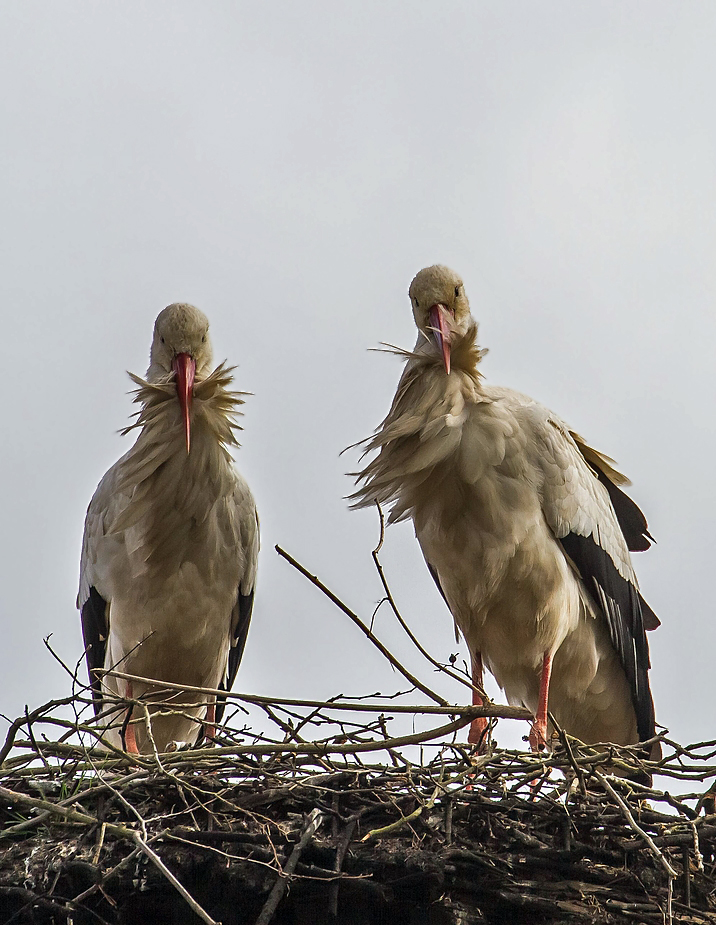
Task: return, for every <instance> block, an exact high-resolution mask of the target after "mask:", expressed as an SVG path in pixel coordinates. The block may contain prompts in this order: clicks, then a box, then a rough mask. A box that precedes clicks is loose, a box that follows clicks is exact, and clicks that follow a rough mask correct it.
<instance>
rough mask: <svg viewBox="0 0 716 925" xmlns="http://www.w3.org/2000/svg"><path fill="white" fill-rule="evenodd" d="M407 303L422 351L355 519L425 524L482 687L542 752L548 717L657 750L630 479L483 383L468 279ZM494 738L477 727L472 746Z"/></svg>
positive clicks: (639, 534) (379, 439) (435, 282)
mask: <svg viewBox="0 0 716 925" xmlns="http://www.w3.org/2000/svg"><path fill="white" fill-rule="evenodd" d="M409 295H410V300H411V303H412V308H413V315H414V318H415V322H416V325H417V327H418V340H417V343H416V345H415V348H414V350H413V351H412V352H410V351H405V352H404V355H405V356H406V357H407V365H406V368H405V371H404V373H403V376H402V378H401V380H400V384H399V385H398V390H397V392H396V395H395V398H394V399H393V404H392V407H391V409H390V412H389V414H388V416H387V417H386V418H385V420H384V421H383V423H382V425H381V427H380V428H379V429H378V431H377V432H376V434H375V435H374V436H373V437H372V438H371V439H370V440H369V441H368V443H367V449H366V453H368V452H370V451H377V455H376V456H375V457H374V458H373V459H372V460H371V461H370V462H369V463H368V464H367V465H366V466H365V468H364V469H363V470H362V472H360V473H359V474H358V480H359V483H361V484H360V488H359V490H358V491H357V492H356V494H355V495H354V500H355V506H357V507H364V506H367V505H369V504H372V503H374V502H376V501H378V502H380V503H381V504H391V505H392V510H391V514H390V522H395V521H399V520H404V519H405V518H407V517H411V518H412V520H413V523H414V525H415V532H416V535H417V538H418V542H419V543H420V546H421V549H422V552H423V555H424V556H425V560H426V562H427V565H428V568H429V569H430V572H431V574H432V576H433V578H434V579H435V581H436V583H437V585H438V588H439V589H440V592H441V594H442V595H443V597H444V599H445V601H446V602H447V604H448V607H449V608H450V610H451V612H452V615H453V617H454V620H455V623H456V626H457V627H458V628H459V630H460V631H461V632H462V635H463V636H464V638H465V640H466V642H467V645H468V647H469V651H470V656H471V659H472V674H473V683H474V685H475V687H476V688H478V689H479V690H482V679H483V678H482V671H483V665H484V666H485V667H487V668H488V669H489V670H490V671H491V672H492V674H493V675H494V677H495V678H496V679H497V682H498V683H499V685H500V686H501V687H502V688H503V689H504V691H505V693H506V695H507V698H508V700H509V701H510V702H511V703H515V704H521V705H524V706H526V707H528V708H529V709H530V710H532V711H533V712H534V714H535V722H534V724H533V727H532V731H531V734H530V744H531V746H532V748H533V749H538V748H541V747H543V746H544V745H545V744H546V743H547V742H548V737H549V736H548V710H549V711H551V712H552V714H553V715H554V717H555V719H556V721H557V723H559V724H560V725H561V726H562V727H563V728H564V729H565V730H566V731H567V732H569V733H570V734H572V735H574V736H576V737H578V738H579V739H581V740H582V741H584V742H588V743H591V742H613V743H615V744H620V745H628V744H634V743H637V742H639V741H646V740H648V739H650V738H652V736H654V734H655V732H654V707H653V702H652V696H651V691H650V687H649V676H648V669H649V650H648V644H647V639H646V633H645V630H646V629H654V628H655V627H656V626H658V625H659V621H658V619H657V618H656V616H655V615H654V613H653V612H652V610H651V609H650V608H649V606H648V605H647V604H646V602H645V601H644V599H643V597H642V596H641V594H640V592H639V586H638V583H637V579H636V576H635V574H634V570H633V568H632V563H631V561H630V557H629V550H644V549H647V548H648V547H649V545H650V542H649V541H650V539H651V537H650V536H649V533H648V530H647V523H646V520H645V518H644V516H643V514H642V513H641V511H640V510H639V508H638V507H637V506H636V504H635V503H634V502H633V501H632V500H631V499H630V498H629V497H628V496H627V495H626V494H624V492H623V491H622V490H621V488H620V486H621V485H624V484H625V483H627V480H626V478H625V477H624V476H623V475H621V474H620V473H618V472H617V471H616V469H615V468H614V466H613V465H612V463H613V460H611V459H609V457H607V456H604V455H602V454H601V453H598V452H597V451H596V450H594V449H592V448H591V447H589V446H588V445H587V443H586V442H585V441H584V440H583V439H582V437H580V436H579V435H578V434H576V433H575V432H574V431H572V430H570V429H569V427H568V426H567V425H566V424H565V423H564V422H563V421H561V420H560V419H559V418H558V417H557V416H556V415H554V414H553V413H552V412H551V411H549V410H547V408H545V407H543V406H542V405H540V404H538V403H537V402H536V401H533V400H532V399H531V398H528V397H527V396H525V395H522V394H520V393H519V392H515V391H513V390H512V389H507V388H501V387H499V386H490V385H487V384H486V383H485V382H484V381H483V378H482V375H481V373H480V371H479V363H480V359H481V357H482V355H483V351H481V350H480V349H479V348H478V346H477V343H476V338H477V324H476V322H475V321H474V319H473V317H472V315H471V313H470V306H469V304H468V300H467V296H466V294H465V288H464V285H463V282H462V280H461V278H460V277H459V275H458V274H457V273H455V272H454V271H452V270H450V269H448V268H447V267H444V266H433V267H428V268H426V269H424V270H421V271H420V273H418V275H417V276H416V277H415V279H414V280H413V282H412V283H411V286H410V290H409ZM400 352H402V351H400ZM473 699H474V702H475V703H481V702H482V699H481V696H480V694H476V695H475V696H474V698H473ZM485 728H486V721H485V720H479V719H478V720H475V721H474V722H473V724H472V727H471V730H470V735H469V740H470V741H471V742H473V743H481V742H482V740H483V737H484V733H485Z"/></svg>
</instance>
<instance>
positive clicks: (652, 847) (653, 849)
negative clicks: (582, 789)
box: [594, 768, 676, 880]
mask: <svg viewBox="0 0 716 925" xmlns="http://www.w3.org/2000/svg"><path fill="white" fill-rule="evenodd" d="M594 776H595V777H596V778H597V780H598V781H599V783H600V784H601V785H602V787H604V789H605V790H607V791H608V792H609V793H610V794H611V796H612V797H613V798H614V799H615V800H616V802H617V804H618V805H619V807H620V808H621V811H622V812H623V813H624V815H625V817H626V820H627V822H628V823H629V825H630V826H631V827H632V829H634V831H635V832H636V833H637V834H638V835H640V836H641V837H642V838H643V839H644V841H645V842H646V844H647V845H648V847H649V851H651V853H652V854H653V855H654V857H655V858H656V859H657V861H658V862H659V863H660V864H661V866H662V867H663V868H664V870H665V871H666V873H667V875H668V877H669V879H670V880H671V879H672V878H673V879H675V878H676V871H675V870H674V868H673V867H672V866H671V864H669V862H668V861H667V860H666V858H665V857H664V855H663V854H662V852H661V851H659V849H658V848H657V847H656V845H655V844H654V841H653V839H652V837H651V835H649V833H648V832H645V831H644V829H642V827H641V826H640V825H639V823H638V822H637V821H636V819H635V818H634V816H633V815H632V812H631V810H630V809H629V806H628V805H627V803H626V801H625V800H624V799H623V798H622V797H621V796H620V794H618V793H617V791H616V790H615V789H614V787H612V785H611V784H610V783H609V781H608V780H607V779H606V777H605V776H604V775H603V774H602V772H601V771H600V770H599V769H598V768H594Z"/></svg>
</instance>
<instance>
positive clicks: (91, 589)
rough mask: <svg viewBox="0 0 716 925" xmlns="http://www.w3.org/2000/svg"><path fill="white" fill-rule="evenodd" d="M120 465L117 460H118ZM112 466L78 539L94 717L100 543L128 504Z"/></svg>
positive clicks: (101, 621) (98, 694)
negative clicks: (109, 526)
mask: <svg viewBox="0 0 716 925" xmlns="http://www.w3.org/2000/svg"><path fill="white" fill-rule="evenodd" d="M120 462H121V460H120ZM118 465H119V463H116V464H115V465H114V466H113V467H112V468H111V469H109V470H108V472H106V473H105V475H104V477H103V478H102V481H101V482H100V483H99V485H98V486H97V490H96V491H95V493H94V495H93V496H92V500H91V501H90V503H89V507H88V508H87V516H86V517H85V529H84V535H83V537H82V558H81V560H80V588H79V593H78V594H77V607H78V609H79V611H80V614H81V618H82V636H83V639H84V644H85V658H86V660H87V671H88V674H89V679H90V684H91V686H92V700H93V703H94V710H95V714H98V713H100V712H101V710H102V690H101V684H100V680H99V678H98V677H97V674H96V669H99V668H104V667H105V665H104V661H105V654H106V650H107V636H108V634H109V598H110V595H109V593H108V591H107V589H106V588H105V580H104V578H103V571H104V568H103V564H104V563H103V559H102V549H101V547H102V544H103V542H105V536H106V533H107V529H106V525H107V524H108V523H112V522H113V520H114V518H115V517H116V516H117V515H118V513H119V512H120V511H121V510H122V508H123V507H124V506H125V505H126V503H127V501H128V497H127V495H126V494H124V493H122V492H119V491H117V490H116V472H117V467H118Z"/></svg>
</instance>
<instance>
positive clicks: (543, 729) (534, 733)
mask: <svg viewBox="0 0 716 925" xmlns="http://www.w3.org/2000/svg"><path fill="white" fill-rule="evenodd" d="M529 743H530V750H531V751H533V752H542V751H545V750H546V749H548V748H549V741H548V739H547V723H546V722H540V720H538V719H536V720H535V721H534V722H533V723H532V729H531V730H530V735H529Z"/></svg>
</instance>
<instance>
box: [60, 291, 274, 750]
mask: <svg viewBox="0 0 716 925" xmlns="http://www.w3.org/2000/svg"><path fill="white" fill-rule="evenodd" d="M208 330H209V322H208V320H207V318H206V316H205V315H204V314H203V313H202V312H200V311H199V309H197V308H195V307H194V306H192V305H186V304H183V303H177V304H174V305H169V306H168V307H167V308H165V309H164V310H163V311H162V312H161V313H160V314H159V316H158V317H157V320H156V323H155V326H154V337H153V341H152V347H151V354H150V364H149V369H148V371H147V378H146V380H144V379H140V378H139V377H137V376H132V379H133V380H134V382H135V383H136V384H137V385H138V389H137V393H136V398H135V400H136V401H137V402H139V403H140V404H141V410H140V411H139V412H138V415H137V421H136V423H134V424H133V425H131V426H130V427H128V428H127V431H129V430H132V429H133V428H139V435H138V437H137V440H136V442H135V444H134V446H133V447H132V448H131V449H130V450H129V452H128V453H126V454H125V455H124V456H123V457H122V458H121V459H120V460H119V461H118V462H117V463H116V464H115V465H114V466H112V468H111V469H110V470H109V471H108V472H107V473H106V474H105V476H104V478H103V479H102V481H101V482H100V483H99V486H98V487H97V490H96V492H95V493H94V496H93V498H92V501H91V502H90V505H89V508H88V511H87V518H86V521H85V531H84V540H83V544H82V561H81V565H80V590H79V595H78V598H77V606H78V607H79V608H80V610H81V614H82V629H83V634H84V641H85V647H86V656H87V666H88V670H89V675H90V682H91V684H92V689H93V694H94V699H95V710H96V712H97V713H98V714H99V715H100V717H102V721H103V722H104V724H105V725H106V726H107V729H106V737H107V739H108V740H109V741H110V742H111V743H112V744H114V745H115V746H118V747H119V746H121V747H126V749H127V751H132V752H138V751H142V752H149V751H151V750H152V748H153V747H154V746H153V745H152V741H151V740H152V738H153V739H154V745H156V747H157V748H158V749H159V750H160V751H163V750H165V749H166V747H167V746H168V745H169V744H170V743H172V742H177V743H179V742H190V743H195V742H197V741H200V740H201V738H202V737H203V736H204V735H205V734H206V735H207V736H210V735H211V734H213V731H214V724H215V723H216V722H218V720H219V719H220V718H221V715H222V712H223V707H224V704H223V702H222V701H221V698H219V702H218V703H216V698H215V697H213V696H210V695H204V694H197V693H195V692H192V691H188V690H187V691H183V690H181V689H179V690H171V691H167V690H166V689H162V682H168V683H170V684H174V685H187V686H193V687H209V688H215V689H216V688H219V689H222V690H229V689H230V688H231V685H232V683H233V681H234V678H235V676H236V672H237V670H238V667H239V662H240V661H241V657H242V654H243V651H244V646H245V644H246V636H247V633H248V629H249V622H250V619H251V611H252V607H253V598H254V585H255V581H256V566H257V558H258V549H259V527H258V519H257V516H256V506H255V504H254V499H253V497H252V495H251V492H250V490H249V487H248V485H247V484H246V482H245V481H244V479H243V478H242V477H241V476H240V475H239V474H238V472H236V470H235V468H234V466H233V464H232V459H231V456H230V455H229V450H228V448H229V447H230V446H237V445H238V444H237V443H236V439H235V436H234V431H235V429H237V428H238V424H237V423H236V420H235V416H236V415H237V414H239V413H240V412H239V411H238V407H239V405H241V404H242V403H243V402H242V399H241V394H242V393H237V392H233V391H230V390H229V387H230V384H231V382H232V377H231V370H230V369H229V368H227V367H226V366H225V365H224V364H221V365H219V366H218V367H217V368H216V369H214V370H213V371H212V369H211V365H212V352H211V344H210V341H209V333H208ZM125 432H126V431H125ZM97 669H115V670H118V671H121V672H124V673H127V674H131V675H135V676H140V677H142V678H147V679H151V681H155V682H156V684H152V683H150V681H148V682H136V681H135V682H132V681H127V680H126V679H125V680H122V679H120V678H117V677H112V676H104V677H101V676H100V675H98V673H97ZM110 695H114V701H115V702H116V698H117V697H120V698H129V699H134V700H140V699H141V700H143V701H144V702H145V703H146V705H147V710H148V711H149V717H150V729H148V728H147V722H146V714H145V709H144V707H142V708H139V707H138V706H135V707H134V709H133V710H130V711H129V715H127V711H126V710H121V712H120V711H119V710H118V709H117V708H116V707H115V708H114V709H113V707H112V697H111V696H110ZM160 701H161V703H160ZM150 732H151V735H150V734H149V733H150Z"/></svg>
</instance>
